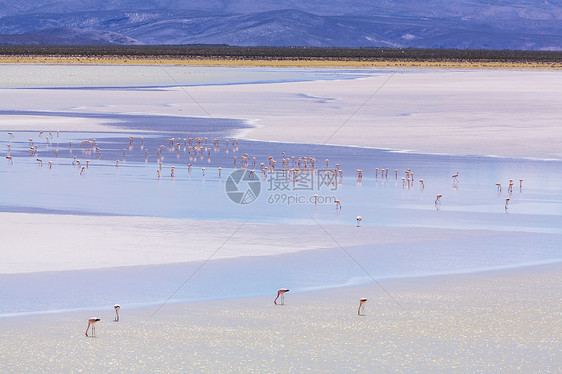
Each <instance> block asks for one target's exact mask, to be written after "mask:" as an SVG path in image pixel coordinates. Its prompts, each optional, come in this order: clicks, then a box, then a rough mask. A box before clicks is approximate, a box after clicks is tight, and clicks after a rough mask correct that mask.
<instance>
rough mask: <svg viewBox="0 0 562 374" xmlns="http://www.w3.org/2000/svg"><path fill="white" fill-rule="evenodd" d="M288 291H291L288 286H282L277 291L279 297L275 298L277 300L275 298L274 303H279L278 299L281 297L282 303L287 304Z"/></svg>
mask: <svg viewBox="0 0 562 374" xmlns="http://www.w3.org/2000/svg"><path fill="white" fill-rule="evenodd" d="M287 292H289V290H288V289H286V288H281V289H280V290H279V291H277V297H276V298H275V300H273V304H275V305H277V299H279V297H281V300H280V305H285V293H287Z"/></svg>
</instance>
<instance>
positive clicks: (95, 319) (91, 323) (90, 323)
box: [86, 317, 101, 336]
mask: <svg viewBox="0 0 562 374" xmlns="http://www.w3.org/2000/svg"><path fill="white" fill-rule="evenodd" d="M99 321H101V318H99V317H90V318H89V319H88V328H87V329H86V336H88V330H89V329H90V326H92V336H96V323H97V322H99Z"/></svg>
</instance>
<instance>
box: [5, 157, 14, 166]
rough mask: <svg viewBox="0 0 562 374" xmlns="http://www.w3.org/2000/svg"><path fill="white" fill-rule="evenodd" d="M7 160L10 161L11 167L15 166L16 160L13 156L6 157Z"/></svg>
mask: <svg viewBox="0 0 562 374" xmlns="http://www.w3.org/2000/svg"><path fill="white" fill-rule="evenodd" d="M6 160H8V161H10V165H13V164H14V160H13V159H12V156H6Z"/></svg>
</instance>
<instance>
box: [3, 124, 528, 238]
mask: <svg viewBox="0 0 562 374" xmlns="http://www.w3.org/2000/svg"><path fill="white" fill-rule="evenodd" d="M8 135H9V136H10V138H12V139H14V138H15V136H14V133H13V132H9V133H8ZM54 137H55V135H54V134H53V132H44V131H40V132H39V138H40V139H44V141H45V145H46V147H47V148H48V147H50V146H51V145H52V144H53V143H54V141H53V139H54ZM56 137H57V138H58V137H59V131H56ZM135 140H136V139H135V138H134V137H133V136H129V147H128V149H127V148H123V157H122V159H117V160H115V167H119V165H120V162H124V161H126V157H127V154H128V152H131V151H132V150H133V149H134V145H135ZM27 141H28V142H29V148H28V151H29V157H32V158H35V160H36V162H37V164H38V165H39V166H43V160H42V159H41V158H39V156H38V154H39V144H37V143H36V142H34V140H33V139H31V138H28V139H27ZM238 142H239V141H238V139H232V140H230V141H229V140H228V139H226V140H224V144H225V150H226V153H228V152H229V146H230V147H231V150H232V151H233V152H237V151H238V150H239V149H238ZM166 143H168V145H167V146H165V145H160V146H159V147H157V148H156V149H155V158H156V162H157V164H158V168H157V169H156V177H157V178H158V179H160V178H161V177H162V175H163V170H162V168H163V166H164V160H165V157H166V155H165V153H164V151H166V150H167V151H168V152H169V153H175V155H176V158H177V159H180V157H181V152H184V153H185V152H187V154H188V158H189V162H188V163H187V172H188V174H189V175H191V170H192V168H193V163H195V161H196V160H197V159H198V158H199V159H200V160H204V159H206V160H207V162H210V161H211V154H212V151H214V152H218V151H219V147H220V143H221V140H220V139H216V138H215V139H212V146H211V140H210V139H208V138H204V137H189V138H186V137H184V138H182V137H177V138H175V137H173V138H168V139H167V140H166ZM6 147H7V154H6V159H7V160H8V162H9V163H10V165H14V158H13V156H12V155H11V151H12V145H11V144H10V143H8V144H6ZM68 147H69V151H70V152H72V141H69V142H68ZM140 149H141V151H143V153H144V160H145V162H148V160H149V150H148V149H146V148H145V147H144V137H140ZM80 150H81V152H82V153H83V155H85V156H91V155H95V157H96V159H97V160H101V157H102V150H101V149H100V147H99V146H98V144H97V141H96V139H95V138H94V139H92V140H83V141H81V142H80ZM58 156H59V150H58V149H55V151H54V157H55V159H58ZM281 156H282V158H281V162H280V166H279V167H277V169H276V165H277V160H275V159H274V158H273V156H269V157H268V159H267V160H265V162H261V163H258V162H257V160H256V157H250V155H249V154H248V153H244V154H243V155H242V156H240V158H238V156H233V167H234V168H235V169H236V168H242V169H248V170H249V171H250V178H252V177H253V176H255V175H256V173H257V170H259V171H261V173H262V175H263V178H264V181H267V178H268V175H272V174H274V173H275V176H276V177H279V176H281V177H282V178H285V179H284V181H288V182H291V183H298V182H299V179H300V178H303V176H304V175H306V174H309V173H312V174H314V173H325V177H324V178H323V181H324V182H325V184H326V185H327V186H329V185H334V184H336V183H340V184H341V183H342V180H343V170H342V169H341V165H340V164H339V163H336V164H335V165H334V166H332V167H330V164H329V160H328V159H326V160H325V169H323V170H321V169H319V168H318V167H317V164H318V160H317V159H316V158H314V157H306V156H302V157H297V156H290V157H289V156H286V154H285V153H284V152H283V153H282V154H281ZM48 165H49V169H52V168H53V165H54V164H53V161H52V160H50V161H48ZM72 165H73V166H77V167H78V170H79V175H85V174H86V173H87V171H88V169H89V166H90V160H85V161H80V160H79V159H78V158H77V157H76V156H74V157H73V160H72ZM389 171H390V170H389V169H388V168H380V169H379V168H376V169H375V178H376V179H378V178H379V172H380V177H381V178H384V179H388V173H389ZM201 172H202V176H203V178H204V177H205V172H206V168H205V167H201ZM217 172H218V177H219V181H220V178H221V173H222V167H218V168H217ZM398 174H399V171H398V169H394V178H395V180H396V181H398ZM169 175H170V177H171V178H172V179H173V178H174V177H175V176H176V167H175V166H172V165H170V169H169ZM355 178H356V181H357V183H358V184H360V183H361V181H362V179H363V171H362V170H361V169H356V170H355ZM400 179H401V181H402V187H404V188H408V189H410V188H412V187H413V186H414V183H415V179H414V172H413V171H412V170H411V169H406V170H405V171H404V176H403V177H401V178H400ZM451 179H452V182H453V186H454V187H456V185H457V183H458V182H459V172H456V173H455V174H453V175H452V176H451ZM418 182H419V186H420V190H422V191H423V190H424V188H425V183H424V180H423V179H421V178H420V179H418ZM513 185H514V180H513V179H510V180H509V184H508V193H509V194H510V196H511V193H512V192H513ZM522 185H523V179H519V188H520V189H522ZM496 187H497V190H498V193H501V191H502V186H501V184H500V183H496ZM442 198H443V194H438V195H436V197H435V201H434V205H435V208H436V209H437V210H440V208H441V200H442ZM510 200H511V199H510V198H506V199H505V205H504V209H505V211H506V212H507V210H508V207H509V202H510ZM314 201H315V204H316V203H317V201H318V195H314ZM334 204H335V207H336V209H338V210H339V209H341V208H342V204H341V201H340V200H337V199H336V200H334ZM361 220H362V218H361V217H357V226H358V227H359V223H360V222H361Z"/></svg>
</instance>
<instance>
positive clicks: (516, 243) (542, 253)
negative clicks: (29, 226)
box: [0, 71, 562, 316]
mask: <svg viewBox="0 0 562 374" xmlns="http://www.w3.org/2000/svg"><path fill="white" fill-rule="evenodd" d="M321 73H322V74H326V71H322V72H321ZM261 74H263V72H261ZM276 74H279V72H277V71H276ZM318 74H320V73H318ZM275 77H276V78H277V76H275ZM293 78H294V77H293ZM293 78H291V77H289V78H287V79H293ZM262 79H263V78H262ZM207 83H208V82H207ZM0 114H3V115H6V114H10V115H25V114H33V112H8V111H5V112H2V113H0ZM41 114H42V115H46V114H45V113H41ZM52 115H56V116H60V115H66V116H76V117H92V116H95V117H100V116H102V117H103V118H104V119H105V120H107V119H110V120H111V119H113V120H115V123H116V124H117V125H118V126H121V128H122V129H123V132H122V133H60V134H59V136H58V137H57V135H56V133H53V134H54V137H53V139H52V140H51V144H50V145H47V144H46V140H45V135H46V133H45V134H44V135H43V136H42V137H39V134H38V133H37V132H17V133H15V137H14V138H13V139H12V138H11V137H9V136H8V134H7V132H2V133H0V150H2V152H3V153H2V159H0V211H4V212H38V213H54V214H88V215H101V216H103V215H129V216H149V217H169V218H179V219H182V218H190V219H199V220H231V221H239V222H242V221H245V220H248V221H249V222H273V223H301V224H306V225H310V226H311V229H318V227H317V226H316V223H315V220H316V221H317V222H319V223H320V224H322V225H325V227H327V228H328V229H329V225H331V224H342V225H355V217H356V216H357V215H361V216H362V217H363V221H362V223H361V225H363V226H370V225H374V226H399V227H430V228H454V229H466V230H491V231H493V232H492V233H491V234H490V235H487V236H483V237H478V238H470V239H463V240H460V241H453V240H443V241H439V242H432V243H431V244H424V243H415V244H401V245H390V244H388V245H378V246H369V247H367V246H365V247H350V248H345V250H344V249H342V248H339V247H338V244H337V243H335V242H334V245H333V248H331V249H330V248H328V249H325V250H318V251H311V252H305V253H297V254H288V255H283V256H271V257H252V258H237V259H229V260H218V261H211V262H209V263H207V264H205V266H203V267H202V268H201V270H200V271H199V272H197V274H196V275H195V276H194V277H193V278H192V279H191V280H190V281H189V282H188V283H187V284H186V285H185V286H184V287H182V288H181V289H180V290H179V292H178V293H177V294H174V295H173V297H172V298H171V300H170V302H182V301H192V300H203V299H220V298H226V297H242V296H253V295H268V294H272V290H276V289H277V288H280V287H287V288H290V289H291V290H292V292H303V291H307V290H314V289H323V288H330V287H338V286H345V285H351V284H367V283H369V282H372V281H373V279H372V278H371V276H372V277H374V278H375V279H377V280H384V279H388V278H397V277H414V276H423V275H431V274H447V273H463V272H474V271H482V270H490V269H500V268H510V267H519V266H527V265H533V264H541V263H555V262H560V261H562V245H561V244H562V240H561V239H562V188H561V187H560V186H562V173H560V172H561V171H562V162H560V161H546V160H528V159H509V158H492V157H457V156H439V155H420V154H408V153H396V152H389V151H382V150H377V149H363V148H352V147H335V146H319V145H296V144H282V143H270V142H253V141H244V140H240V142H239V144H238V147H233V146H232V142H230V143H229V146H228V148H227V147H226V146H225V142H224V140H225V139H230V140H231V139H232V135H233V134H235V133H236V131H237V130H238V129H240V128H243V127H245V126H246V125H245V124H243V123H240V122H239V121H235V120H230V119H195V118H194V119H178V118H177V117H165V116H159V117H151V116H133V115H127V116H125V115H111V114H108V115H100V114H92V113H76V114H68V113H52ZM180 121H181V122H180ZM46 130H47V129H46ZM139 131H143V132H142V133H141V132H139ZM146 131H148V132H146ZM129 136H133V137H134V138H135V142H134V145H132V146H129V140H128V137H129ZM141 136H143V137H144V142H143V145H142V146H141V144H140V138H141ZM172 137H174V138H176V139H177V138H178V137H179V138H181V139H182V140H181V142H180V143H181V147H180V149H179V150H178V151H176V150H171V149H169V147H168V143H167V139H169V138H172ZM189 137H203V138H205V137H207V138H208V140H207V147H209V148H210V150H211V151H210V157H209V156H208V152H207V151H205V152H204V154H203V155H201V154H198V155H197V156H196V157H194V156H193V155H191V156H190V155H189V153H188V149H187V147H185V146H184V142H183V138H189ZM28 138H32V139H34V143H35V144H38V145H39V147H38V154H37V155H36V156H35V155H33V156H30V155H29V142H28V141H27V139H28ZM93 138H96V140H97V145H98V147H99V148H100V149H101V153H100V155H99V156H98V154H97V153H96V152H95V151H93V150H90V149H82V148H81V147H80V142H81V141H82V140H92V139H93ZM214 138H220V139H221V142H220V143H219V146H218V147H217V148H215V147H214V146H213V142H212V140H213V139H214ZM69 141H72V149H70V147H69ZM6 144H10V145H11V151H10V155H11V156H12V157H13V160H14V164H13V165H11V164H10V162H9V161H8V160H7V159H5V158H4V155H5V152H6V150H7V147H6ZM161 145H164V146H165V147H164V148H163V151H162V152H163V155H164V159H163V165H162V171H161V177H160V178H158V176H157V173H156V170H157V169H158V163H157V160H156V149H157V148H159V147H160V146H161ZM203 145H205V142H204V141H203ZM55 149H58V150H59V154H58V157H56V156H55ZM123 149H125V150H126V151H125V157H123ZM144 150H148V158H147V159H146V157H145V152H144ZM282 152H285V154H286V157H290V156H295V157H296V158H297V159H298V158H299V157H315V158H316V159H317V163H316V167H317V172H316V174H314V176H313V179H312V181H313V182H307V183H304V184H301V185H300V187H301V188H300V189H297V186H295V185H293V184H292V183H290V182H287V181H286V180H284V179H283V178H282V176H277V175H269V177H268V180H265V179H264V177H263V174H262V173H261V171H259V164H260V163H261V162H264V163H265V164H267V163H268V157H270V156H272V157H273V158H274V159H275V160H276V161H277V165H276V168H277V169H279V168H280V166H281V159H282V157H283V156H282ZM244 153H247V154H249V157H250V165H252V157H256V162H257V164H258V168H257V171H256V176H255V177H256V178H259V180H260V181H261V191H260V194H259V196H258V198H257V200H256V201H254V202H253V203H251V204H247V205H239V204H235V203H233V202H232V201H231V200H230V199H229V198H228V196H227V194H226V192H225V181H226V179H227V177H228V175H229V174H230V173H231V172H232V171H234V162H233V158H234V156H236V157H237V165H238V166H240V159H241V157H242V156H243V155H244ZM73 157H76V158H77V159H78V160H79V161H80V162H81V163H82V165H83V166H84V165H85V161H86V160H90V163H89V167H88V169H87V170H86V171H85V173H84V175H80V167H78V166H76V165H72V162H73ZM36 158H40V159H42V160H43V166H39V164H38V162H37V161H36ZM325 159H329V168H334V167H335V164H336V163H339V164H340V165H341V169H342V170H343V178H339V179H338V180H337V183H336V184H335V185H329V186H326V185H322V186H321V187H320V186H319V185H318V181H322V179H321V176H323V175H325V161H324V160H325ZM49 160H51V161H53V169H52V170H50V169H49V167H48V164H47V163H48V161H49ZM116 160H120V162H119V166H118V167H117V166H115V165H116ZM188 163H191V164H192V167H191V171H190V172H188V167H187V164H188ZM172 166H175V168H176V170H175V177H174V178H171V177H170V169H171V167H172ZM219 166H220V167H222V177H221V178H219V177H218V167H219ZM203 167H205V168H206V171H205V176H203V171H202V168H203ZM375 168H379V169H382V168H384V169H386V168H388V169H389V173H388V176H387V177H382V176H381V174H380V171H379V172H378V176H376V170H375ZM356 169H362V171H363V175H364V177H363V179H362V180H361V181H358V180H357V179H356V178H355V176H354V174H355V170H356ZM395 169H397V170H398V171H399V172H398V176H397V177H395V174H394V170H395ZM406 169H411V170H412V171H413V172H414V183H413V185H412V186H410V187H409V188H408V186H404V185H403V182H402V180H401V178H402V177H405V174H404V171H405V170H406ZM457 171H459V172H460V176H459V181H458V183H454V182H453V181H452V179H451V175H452V174H454V173H455V172H457ZM420 178H423V180H424V184H425V187H424V188H423V189H422V188H421V185H420V183H419V182H418V180H419V179H420ZM509 179H513V180H514V187H513V191H512V192H511V193H509V192H508V190H507V187H508V181H509ZM519 179H523V180H524V181H523V185H522V187H521V188H520V187H519ZM275 182H277V183H275ZM498 182H499V183H501V184H502V186H503V190H502V192H498V191H497V189H496V186H495V183H498ZM311 183H312V184H311ZM282 188H287V189H282ZM314 194H318V195H319V199H320V201H321V202H323V201H322V200H327V202H326V203H319V204H316V205H315V204H314V203H313V202H312V201H313V195H314ZM437 194H442V195H443V198H442V202H441V204H440V206H439V208H440V209H439V210H438V209H437V207H436V205H435V203H434V201H435V197H436V195H437ZM336 198H337V199H338V200H340V201H341V203H342V209H341V210H337V209H335V204H334V203H333V199H336ZM506 198H510V202H509V206H508V209H507V211H506V210H505V208H504V205H505V199H506ZM297 200H299V201H300V202H296V201H297ZM311 217H313V218H314V219H312V218H311ZM359 230H360V228H359ZM251 239H252V240H259V238H251ZM356 262H358V263H360V264H361V266H362V267H363V268H364V269H365V270H366V271H365V270H363V269H362V268H360V267H359V266H358V265H357V263H356ZM199 266H200V263H185V264H175V265H159V266H143V267H130V268H119V269H101V270H89V271H76V272H73V271H70V272H52V273H36V274H19V275H0V316H2V315H4V316H6V315H23V314H26V313H40V312H45V311H58V310H71V309H79V310H94V309H96V308H106V307H107V306H111V305H113V303H115V302H119V303H120V304H121V305H122V306H124V307H125V308H126V307H133V306H147V305H154V306H156V305H159V304H160V303H161V302H162V301H163V300H165V299H166V298H167V297H168V296H170V295H172V293H173V292H174V290H176V289H177V288H178V286H180V285H181V284H182V283H183V282H184V281H185V280H186V279H187V278H188V277H189V276H190V275H191V274H192V273H193V272H194V271H195V269H197V268H198V267H199ZM92 283H96V284H97V285H98V290H97V291H96V292H94V293H89V294H88V297H84V292H83V290H84V286H85V285H88V284H92Z"/></svg>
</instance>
